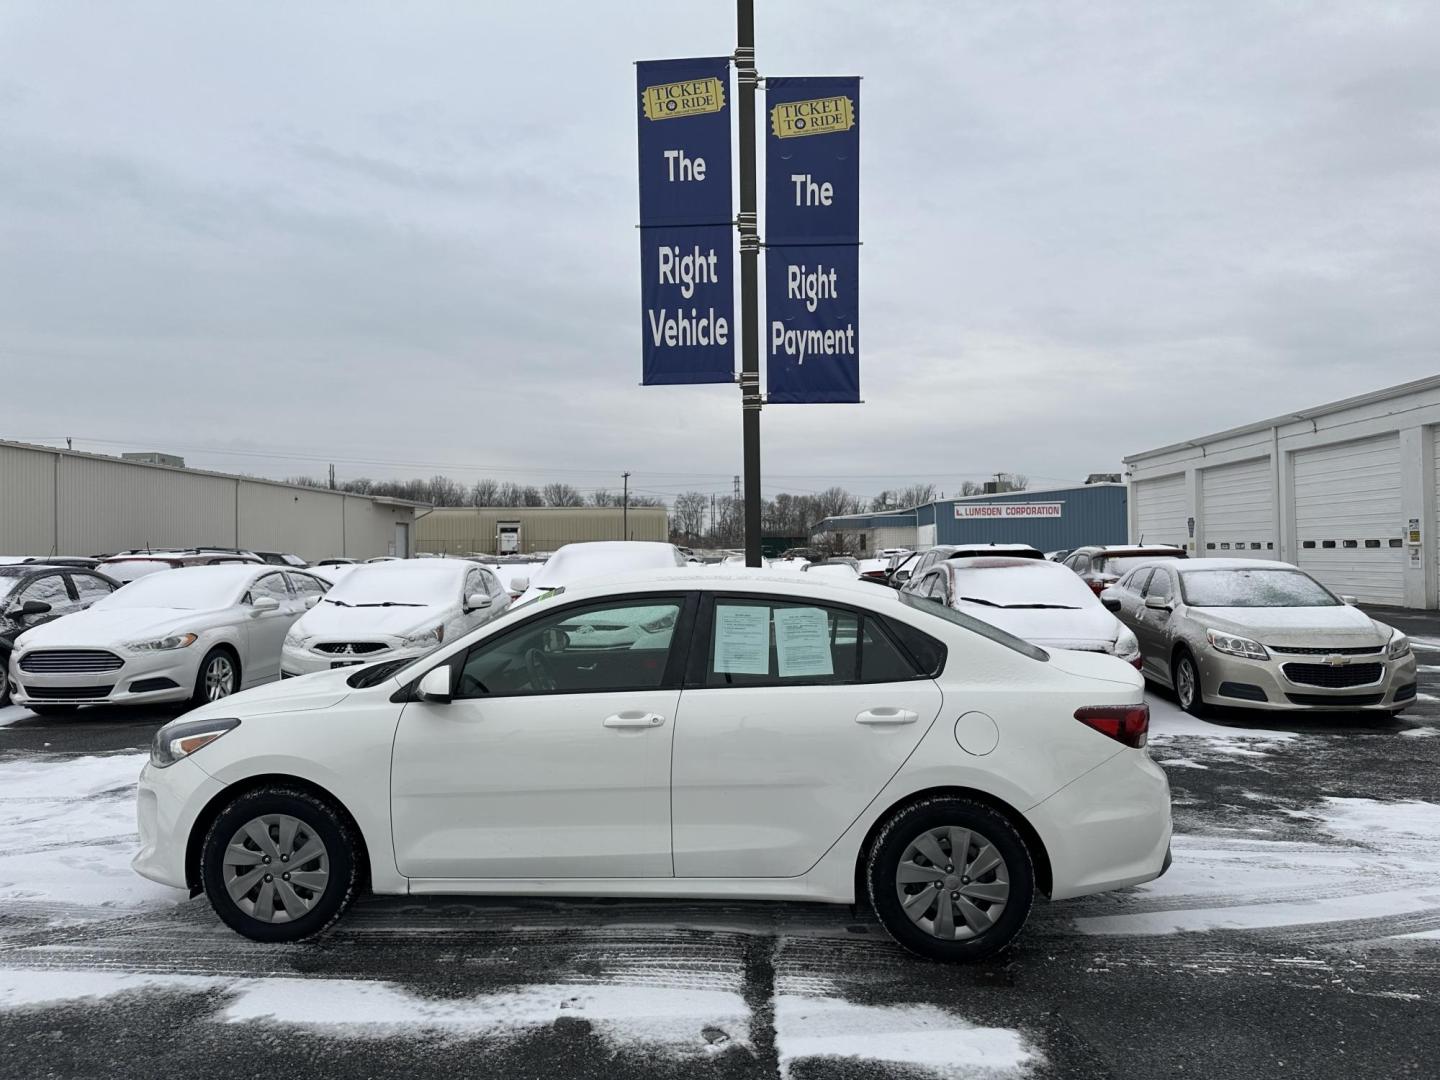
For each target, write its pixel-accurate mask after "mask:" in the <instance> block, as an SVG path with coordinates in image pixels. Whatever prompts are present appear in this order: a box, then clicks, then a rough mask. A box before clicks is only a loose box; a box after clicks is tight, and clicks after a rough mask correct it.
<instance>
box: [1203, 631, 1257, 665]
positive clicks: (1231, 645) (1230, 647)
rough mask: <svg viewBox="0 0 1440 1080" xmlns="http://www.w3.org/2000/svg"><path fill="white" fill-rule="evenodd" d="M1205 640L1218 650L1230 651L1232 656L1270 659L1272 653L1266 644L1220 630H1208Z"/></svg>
mask: <svg viewBox="0 0 1440 1080" xmlns="http://www.w3.org/2000/svg"><path fill="white" fill-rule="evenodd" d="M1205 640H1206V641H1208V642H1210V647H1211V648H1212V649H1214V650H1215V651H1216V652H1223V653H1229V654H1230V655H1231V656H1243V657H1245V659H1247V660H1269V659H1270V654H1269V653H1268V652H1266V651H1265V646H1264V645H1261V644H1260V643H1259V642H1258V641H1251V640H1250V639H1249V638H1243V637H1236V636H1235V635H1234V634H1222V633H1221V632H1220V631H1219V630H1206V631H1205Z"/></svg>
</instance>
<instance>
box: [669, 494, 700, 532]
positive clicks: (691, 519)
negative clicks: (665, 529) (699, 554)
mask: <svg viewBox="0 0 1440 1080" xmlns="http://www.w3.org/2000/svg"><path fill="white" fill-rule="evenodd" d="M709 508H710V497H709V496H708V495H706V494H705V493H704V492H703V491H683V492H681V493H680V494H679V495H677V496H675V503H674V505H672V506H671V507H670V532H671V533H672V535H674V536H676V537H679V538H681V539H684V540H688V541H692V542H693V541H696V540H699V539H700V537H701V536H702V535H703V534H704V532H705V511H706V510H708V509H709Z"/></svg>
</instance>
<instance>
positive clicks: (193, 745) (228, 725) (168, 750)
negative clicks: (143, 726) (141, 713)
mask: <svg viewBox="0 0 1440 1080" xmlns="http://www.w3.org/2000/svg"><path fill="white" fill-rule="evenodd" d="M239 726H240V721H239V720H173V721H171V722H170V723H168V724H166V725H165V726H164V727H162V728H161V729H160V730H159V731H157V732H156V733H155V740H154V741H153V742H152V743H151V744H150V764H152V765H154V766H155V767H156V768H157V769H163V768H165V767H166V766H167V765H174V764H175V762H177V761H179V760H180V759H181V758H183V757H189V756H190V755H191V754H193V753H194V752H195V751H196V750H199V749H200V748H201V747H202V746H209V745H210V744H211V743H212V742H214V741H215V740H216V739H218V738H219V737H220V736H221V735H224V734H225V732H227V731H230V730H231V729H233V728H237V727H239Z"/></svg>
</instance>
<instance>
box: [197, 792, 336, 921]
mask: <svg viewBox="0 0 1440 1080" xmlns="http://www.w3.org/2000/svg"><path fill="white" fill-rule="evenodd" d="M221 874H222V877H223V879H224V882H225V890H226V891H227V892H228V893H229V894H230V899H231V900H233V901H235V906H236V907H238V908H239V909H240V910H241V911H243V912H245V914H246V915H249V916H251V917H252V918H255V919H259V920H260V921H261V922H267V923H280V922H291V921H293V920H295V919H298V918H300V917H301V916H302V915H304V914H306V913H307V912H308V911H310V909H311V908H313V907H314V906H315V905H316V904H317V903H319V902H320V897H322V896H323V895H325V885H326V883H327V882H328V881H329V880H330V853H329V852H328V851H326V850H325V844H324V842H323V841H322V840H321V839H320V837H319V836H317V835H316V834H315V832H314V831H313V830H312V829H311V828H310V826H309V825H307V824H305V822H303V821H301V820H300V819H299V818H295V817H291V816H290V815H289V814H265V815H263V816H262V817H257V818H255V819H253V820H251V821H247V822H246V823H245V824H244V825H242V826H240V828H239V829H237V830H236V831H235V835H234V836H232V837H231V838H230V844H229V846H228V847H226V849H225V858H224V861H223V863H222V864H221Z"/></svg>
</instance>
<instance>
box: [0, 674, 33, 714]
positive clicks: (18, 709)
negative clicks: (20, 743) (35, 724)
mask: <svg viewBox="0 0 1440 1080" xmlns="http://www.w3.org/2000/svg"><path fill="white" fill-rule="evenodd" d="M4 677H5V674H4V672H0V679H3V678H4ZM33 719H35V714H34V713H33V712H31V711H30V710H29V709H27V708H25V706H23V705H6V706H5V707H4V708H0V727H9V726H10V725H11V724H18V723H19V722H20V721H21V720H33Z"/></svg>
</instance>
